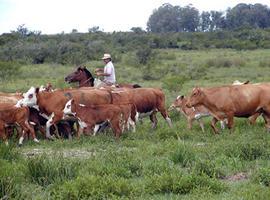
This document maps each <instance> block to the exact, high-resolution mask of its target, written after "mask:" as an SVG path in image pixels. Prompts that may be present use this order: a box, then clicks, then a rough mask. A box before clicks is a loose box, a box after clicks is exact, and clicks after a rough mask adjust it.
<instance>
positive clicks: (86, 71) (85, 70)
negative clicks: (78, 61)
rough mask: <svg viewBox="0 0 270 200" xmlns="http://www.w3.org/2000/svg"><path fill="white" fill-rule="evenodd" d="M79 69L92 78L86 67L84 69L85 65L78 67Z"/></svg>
mask: <svg viewBox="0 0 270 200" xmlns="http://www.w3.org/2000/svg"><path fill="white" fill-rule="evenodd" d="M79 69H81V70H83V71H84V72H85V74H86V76H87V77H88V78H91V79H94V77H93V76H92V74H91V72H90V71H89V70H88V69H86V67H79Z"/></svg>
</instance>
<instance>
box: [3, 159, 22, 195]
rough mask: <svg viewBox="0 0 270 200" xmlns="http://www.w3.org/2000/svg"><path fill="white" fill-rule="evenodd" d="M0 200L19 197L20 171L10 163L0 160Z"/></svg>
mask: <svg viewBox="0 0 270 200" xmlns="http://www.w3.org/2000/svg"><path fill="white" fill-rule="evenodd" d="M0 166H1V167H0V168H1V170H0V199H14V198H16V197H18V196H19V195H20V189H21V188H20V187H19V185H20V182H21V181H20V180H19V179H20V177H19V174H18V173H20V172H21V171H20V170H21V169H20V168H19V167H18V166H16V167H14V166H13V165H12V164H11V163H9V162H7V161H4V160H1V159H0Z"/></svg>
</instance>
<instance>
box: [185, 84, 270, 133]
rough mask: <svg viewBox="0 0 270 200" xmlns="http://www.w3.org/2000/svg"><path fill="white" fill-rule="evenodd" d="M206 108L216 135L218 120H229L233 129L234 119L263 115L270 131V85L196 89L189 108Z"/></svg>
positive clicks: (229, 124)
mask: <svg viewBox="0 0 270 200" xmlns="http://www.w3.org/2000/svg"><path fill="white" fill-rule="evenodd" d="M199 105H203V106H205V107H206V108H207V109H208V110H209V112H210V114H211V115H212V116H213V120H212V122H211V126H212V128H213V130H214V132H215V133H218V129H217V128H216V126H215V124H216V122H217V121H218V120H224V119H226V118H227V119H228V128H229V129H231V128H232V127H233V123H234V122H233V117H250V116H252V115H254V114H258V113H262V114H263V117H264V119H265V122H266V127H267V128H268V129H270V84H258V85H252V84H247V85H234V86H221V87H212V88H198V87H197V88H194V89H193V90H192V93H191V95H190V97H189V99H188V102H187V106H188V107H192V106H199Z"/></svg>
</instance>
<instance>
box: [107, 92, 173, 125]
mask: <svg viewBox="0 0 270 200" xmlns="http://www.w3.org/2000/svg"><path fill="white" fill-rule="evenodd" d="M111 93H112V96H113V103H120V104H124V103H133V104H134V105H135V106H136V109H137V112H138V113H140V114H148V115H150V120H151V121H152V127H153V128H156V126H157V118H156V113H157V112H160V113H161V115H162V117H163V118H164V119H165V120H166V121H167V123H168V124H169V126H170V127H172V124H171V119H170V118H169V116H168V112H167V110H166V108H165V95H164V93H163V92H162V90H161V89H157V88H135V89H128V90H114V91H112V92H111Z"/></svg>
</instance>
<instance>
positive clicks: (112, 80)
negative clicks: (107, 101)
mask: <svg viewBox="0 0 270 200" xmlns="http://www.w3.org/2000/svg"><path fill="white" fill-rule="evenodd" d="M104 73H106V74H110V76H104V81H105V82H108V83H115V82H116V79H115V71H114V66H113V63H112V61H110V62H108V63H107V64H106V65H105V67H104Z"/></svg>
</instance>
